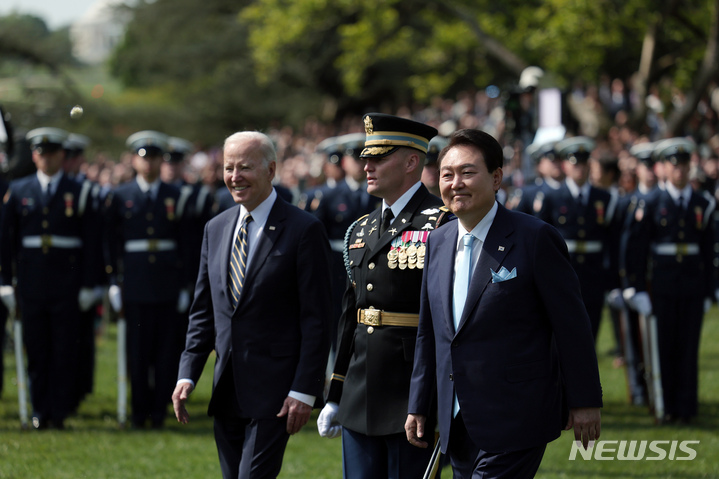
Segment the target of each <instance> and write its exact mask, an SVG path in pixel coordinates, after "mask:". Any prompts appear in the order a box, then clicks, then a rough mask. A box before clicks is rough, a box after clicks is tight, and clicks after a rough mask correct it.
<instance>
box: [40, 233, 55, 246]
mask: <svg viewBox="0 0 719 479" xmlns="http://www.w3.org/2000/svg"><path fill="white" fill-rule="evenodd" d="M40 244H41V246H42V247H43V248H49V247H50V246H52V237H51V236H50V235H42V236H40Z"/></svg>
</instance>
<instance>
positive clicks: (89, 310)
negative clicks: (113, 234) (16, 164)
mask: <svg viewBox="0 0 719 479" xmlns="http://www.w3.org/2000/svg"><path fill="white" fill-rule="evenodd" d="M89 144H90V139H89V138H88V137H87V136H85V135H79V134H77V133H69V134H68V137H67V140H65V142H64V143H63V149H64V150H65V160H64V161H63V163H62V169H63V170H64V171H65V174H66V175H67V177H68V178H72V179H73V180H75V181H76V182H77V183H78V184H79V185H80V186H81V188H82V191H83V198H87V205H86V206H85V209H87V208H90V209H92V216H93V218H95V219H96V220H97V223H96V224H97V229H96V231H97V233H96V240H95V241H93V247H92V248H91V249H88V248H85V253H86V254H85V258H86V259H87V261H89V262H90V263H91V264H92V265H93V271H94V272H95V279H94V282H93V286H94V287H93V293H94V295H93V297H92V298H88V301H87V302H86V303H85V304H83V305H81V308H80V334H79V336H78V355H79V365H78V380H77V405H76V408H77V406H79V405H80V402H81V401H82V400H83V399H84V398H85V396H87V395H88V394H90V393H91V392H92V389H93V383H94V375H95V319H96V318H97V311H96V307H97V306H98V305H99V304H100V303H101V302H102V297H103V288H102V286H103V284H104V282H105V279H106V276H105V268H104V261H103V258H102V247H101V245H102V225H101V224H100V223H99V221H100V218H101V216H100V215H101V212H100V185H98V184H97V183H94V182H92V181H90V180H88V179H87V177H86V175H85V174H84V173H83V171H82V165H83V164H84V163H85V150H86V149H87V147H88V145H89ZM88 191H89V196H88V194H87V192H88Z"/></svg>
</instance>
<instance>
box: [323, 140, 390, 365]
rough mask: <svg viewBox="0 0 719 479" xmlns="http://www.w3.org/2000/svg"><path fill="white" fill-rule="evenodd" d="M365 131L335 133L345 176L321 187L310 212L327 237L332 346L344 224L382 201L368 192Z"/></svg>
mask: <svg viewBox="0 0 719 479" xmlns="http://www.w3.org/2000/svg"><path fill="white" fill-rule="evenodd" d="M364 141H365V134H364V133H350V134H347V135H342V136H339V137H335V143H334V150H335V151H334V152H333V153H332V154H331V155H330V157H334V156H337V157H339V160H338V161H339V164H340V166H341V167H342V171H343V172H344V178H343V179H341V180H339V181H337V183H336V186H335V187H334V188H323V189H322V191H323V193H322V194H321V195H318V196H316V198H319V201H317V204H316V205H315V208H314V210H313V211H312V213H313V214H314V215H315V216H316V217H317V218H318V219H319V220H320V221H321V222H322V224H323V225H324V226H325V230H326V231H327V237H328V238H329V241H330V248H331V249H332V254H331V266H332V318H333V324H332V337H333V339H332V350H333V351H334V350H335V349H336V339H337V321H339V317H340V315H341V314H342V295H343V293H344V291H345V283H346V279H347V270H346V269H345V265H344V259H343V251H344V237H345V233H346V232H347V228H349V227H350V225H351V224H352V223H353V222H354V221H355V220H356V219H357V218H359V217H360V216H364V215H366V214H369V213H371V212H372V211H373V210H374V209H376V208H377V207H378V206H379V205H380V204H381V203H382V202H381V200H380V199H378V198H376V197H374V196H371V195H370V194H369V193H367V181H366V179H365V173H364V165H365V160H364V159H362V158H360V153H361V152H362V147H363V146H364Z"/></svg>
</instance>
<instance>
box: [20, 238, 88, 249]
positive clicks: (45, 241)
mask: <svg viewBox="0 0 719 479" xmlns="http://www.w3.org/2000/svg"><path fill="white" fill-rule="evenodd" d="M22 246H23V248H46V247H51V248H70V249H71V248H82V240H81V239H80V238H78V237H77V236H56V235H41V236H24V237H23V239H22Z"/></svg>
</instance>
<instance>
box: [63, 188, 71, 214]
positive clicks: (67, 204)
mask: <svg viewBox="0 0 719 479" xmlns="http://www.w3.org/2000/svg"><path fill="white" fill-rule="evenodd" d="M63 198H64V199H65V216H67V217H68V218H69V217H71V216H72V199H73V196H72V193H65V195H64V196H63Z"/></svg>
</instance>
